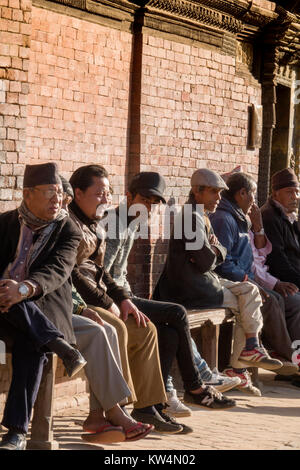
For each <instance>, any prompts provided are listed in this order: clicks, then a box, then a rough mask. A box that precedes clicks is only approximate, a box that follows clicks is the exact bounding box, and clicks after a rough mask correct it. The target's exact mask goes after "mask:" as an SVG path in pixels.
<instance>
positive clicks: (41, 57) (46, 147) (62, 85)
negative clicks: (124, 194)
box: [26, 7, 131, 194]
mask: <svg viewBox="0 0 300 470" xmlns="http://www.w3.org/2000/svg"><path fill="white" fill-rule="evenodd" d="M130 59H131V34H130V33H127V32H123V31H118V30H114V29H110V28H108V27H105V26H101V25H98V24H94V23H90V22H88V21H83V20H80V19H77V18H72V17H69V16H66V15H61V14H58V13H55V12H52V11H46V10H41V9H39V8H35V7H34V8H33V12H32V37H31V55H30V68H29V83H30V92H29V97H28V126H27V142H26V143H27V148H26V150H27V158H28V160H30V161H31V162H32V163H33V162H37V161H38V162H41V161H49V160H55V161H57V162H58V165H59V168H60V171H61V172H62V173H63V174H65V176H70V175H71V173H72V172H73V171H74V170H75V169H76V168H77V167H78V166H80V165H84V164H87V163H99V164H102V165H104V166H105V167H106V168H107V169H108V170H109V172H110V173H111V174H112V175H114V176H113V183H114V186H115V190H116V193H117V194H118V193H120V192H121V191H123V190H124V174H125V165H126V144H127V119H128V93H129V72H130Z"/></svg>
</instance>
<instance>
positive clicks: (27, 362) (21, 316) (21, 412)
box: [0, 302, 62, 433]
mask: <svg viewBox="0 0 300 470" xmlns="http://www.w3.org/2000/svg"><path fill="white" fill-rule="evenodd" d="M58 336H59V337H61V336H62V335H61V333H60V332H59V331H58V330H57V329H56V328H55V326H54V325H53V324H52V323H51V322H50V321H49V320H48V319H47V318H46V317H45V315H44V314H43V313H42V312H41V311H40V309H39V308H38V307H37V306H36V305H35V304H34V303H33V302H21V303H19V304H16V305H14V306H13V307H11V308H10V310H9V311H8V312H7V313H0V339H1V340H4V341H5V342H6V343H7V344H8V346H10V349H11V352H12V369H13V373H12V381H11V384H10V389H9V392H8V397H7V400H6V404H5V409H4V414H3V420H2V424H3V426H5V427H6V428H8V429H17V430H19V431H21V432H24V433H27V432H28V425H29V421H30V417H31V412H32V408H33V405H34V402H35V400H36V397H37V393H38V390H39V386H40V382H41V378H42V373H43V366H44V364H45V361H46V355H45V352H44V351H43V349H44V346H45V345H46V343H47V342H49V341H51V340H52V339H54V338H56V337H58Z"/></svg>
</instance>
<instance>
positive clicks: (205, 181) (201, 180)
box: [191, 168, 228, 189]
mask: <svg viewBox="0 0 300 470" xmlns="http://www.w3.org/2000/svg"><path fill="white" fill-rule="evenodd" d="M191 186H209V187H211V188H218V189H228V186H227V185H226V183H225V181H224V180H223V179H222V178H221V176H220V175H219V174H218V173H216V172H215V171H212V170H208V169H207V168H200V169H199V170H196V171H195V172H194V173H193V175H192V177H191Z"/></svg>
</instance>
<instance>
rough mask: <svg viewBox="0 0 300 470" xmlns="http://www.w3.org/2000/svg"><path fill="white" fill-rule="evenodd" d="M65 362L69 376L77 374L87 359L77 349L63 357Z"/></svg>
mask: <svg viewBox="0 0 300 470" xmlns="http://www.w3.org/2000/svg"><path fill="white" fill-rule="evenodd" d="M63 364H64V366H65V369H66V372H67V374H68V376H69V377H73V376H74V375H75V374H77V373H78V372H79V371H80V370H81V369H82V368H83V367H84V366H85V365H86V360H85V359H84V357H83V356H82V355H81V354H80V352H79V351H78V350H77V349H73V351H72V352H71V353H70V354H68V355H66V356H65V357H64V358H63Z"/></svg>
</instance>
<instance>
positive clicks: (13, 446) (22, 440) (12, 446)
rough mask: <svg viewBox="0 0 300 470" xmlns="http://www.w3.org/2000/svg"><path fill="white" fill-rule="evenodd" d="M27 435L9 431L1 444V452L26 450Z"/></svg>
mask: <svg viewBox="0 0 300 470" xmlns="http://www.w3.org/2000/svg"><path fill="white" fill-rule="evenodd" d="M26 443H27V442H26V434H22V433H18V432H13V431H8V433H7V434H4V436H3V437H2V441H1V442H0V450H25V449H26Z"/></svg>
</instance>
